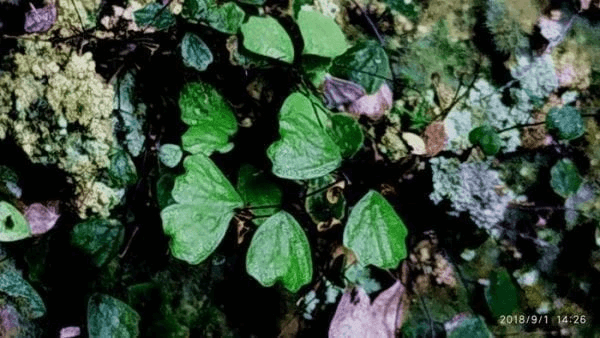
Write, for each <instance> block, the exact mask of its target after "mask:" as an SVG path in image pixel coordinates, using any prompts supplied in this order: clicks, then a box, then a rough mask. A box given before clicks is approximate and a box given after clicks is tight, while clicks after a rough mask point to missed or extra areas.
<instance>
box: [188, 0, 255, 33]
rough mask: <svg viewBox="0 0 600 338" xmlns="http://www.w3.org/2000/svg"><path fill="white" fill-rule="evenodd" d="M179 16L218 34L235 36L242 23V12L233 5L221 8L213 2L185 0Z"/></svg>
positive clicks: (207, 0) (229, 3)
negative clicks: (214, 30)
mask: <svg viewBox="0 0 600 338" xmlns="http://www.w3.org/2000/svg"><path fill="white" fill-rule="evenodd" d="M181 14H182V16H183V17H184V18H187V19H188V20H191V21H193V22H202V23H205V24H207V25H209V26H210V27H212V28H213V29H216V30H218V31H219V32H222V33H226V34H236V33H237V32H238V30H239V29H240V26H241V25H242V22H243V21H244V17H245V13H244V11H243V10H242V9H241V8H240V7H239V6H238V5H236V4H235V3H233V2H227V3H225V4H223V5H221V6H219V5H217V2H216V1H215V0H185V1H184V3H183V9H182V11H181Z"/></svg>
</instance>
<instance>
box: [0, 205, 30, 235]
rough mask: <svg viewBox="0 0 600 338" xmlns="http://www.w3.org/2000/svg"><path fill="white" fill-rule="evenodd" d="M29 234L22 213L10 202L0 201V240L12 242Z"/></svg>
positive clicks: (27, 225)
mask: <svg viewBox="0 0 600 338" xmlns="http://www.w3.org/2000/svg"><path fill="white" fill-rule="evenodd" d="M30 236H31V229H30V228H29V224H28V223H27V220H26V219H25V217H23V214H21V212H20V211H19V210H18V209H17V208H15V207H14V206H12V205H11V204H10V203H7V202H4V201H0V242H14V241H18V240H21V239H24V238H27V237H30Z"/></svg>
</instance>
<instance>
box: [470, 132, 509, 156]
mask: <svg viewBox="0 0 600 338" xmlns="http://www.w3.org/2000/svg"><path fill="white" fill-rule="evenodd" d="M469 141H471V143H473V144H475V145H478V146H479V147H481V150H482V151H483V153H484V154H486V155H489V156H493V155H496V154H497V153H498V151H500V146H501V145H502V140H501V139H500V136H498V133H497V132H496V129H494V128H493V127H491V126H489V125H484V126H481V127H477V128H475V129H473V130H471V132H470V133H469Z"/></svg>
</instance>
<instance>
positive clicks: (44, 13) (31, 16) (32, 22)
mask: <svg viewBox="0 0 600 338" xmlns="http://www.w3.org/2000/svg"><path fill="white" fill-rule="evenodd" d="M30 5H31V4H30ZM54 21H56V7H55V6H54V5H53V4H52V5H48V6H46V7H42V8H35V7H33V5H31V10H30V11H29V12H27V13H25V31H26V32H27V33H38V32H45V31H47V30H49V29H50V28H51V27H52V25H54Z"/></svg>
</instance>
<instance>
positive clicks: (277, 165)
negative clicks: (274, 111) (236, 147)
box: [267, 92, 342, 180]
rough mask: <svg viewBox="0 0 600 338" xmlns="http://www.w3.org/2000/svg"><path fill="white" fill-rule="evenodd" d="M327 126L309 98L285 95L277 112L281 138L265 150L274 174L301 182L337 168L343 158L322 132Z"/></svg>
mask: <svg viewBox="0 0 600 338" xmlns="http://www.w3.org/2000/svg"><path fill="white" fill-rule="evenodd" d="M329 124H330V121H329V117H328V116H327V114H326V113H325V110H324V109H323V108H322V107H320V106H319V105H317V104H316V103H314V102H312V101H311V99H309V98H308V97H306V96H304V95H302V94H300V93H297V92H296V93H293V94H291V95H290V96H288V98H287V99H286V100H285V102H284V103H283V107H281V111H280V112H279V134H280V135H281V139H279V140H278V141H276V142H275V143H273V144H271V146H270V147H269V149H268V150H267V155H268V156H269V159H271V161H272V162H273V173H274V174H275V175H277V176H279V177H282V178H287V179H293V180H294V179H297V180H303V179H310V178H316V177H320V176H323V175H326V174H328V173H330V172H332V171H333V170H335V169H337V168H338V167H339V166H340V163H341V161H342V156H341V154H340V149H339V147H338V146H337V145H336V144H335V142H334V141H333V140H332V139H331V137H330V136H329V135H328V133H327V131H326V129H325V128H326V126H328V125H329Z"/></svg>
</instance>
